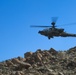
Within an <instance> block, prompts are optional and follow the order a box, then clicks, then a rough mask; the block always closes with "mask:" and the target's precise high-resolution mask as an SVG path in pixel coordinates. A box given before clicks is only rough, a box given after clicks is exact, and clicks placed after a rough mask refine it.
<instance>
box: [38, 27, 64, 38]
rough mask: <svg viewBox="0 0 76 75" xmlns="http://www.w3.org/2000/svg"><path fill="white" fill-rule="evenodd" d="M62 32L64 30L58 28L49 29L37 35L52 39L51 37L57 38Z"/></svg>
mask: <svg viewBox="0 0 76 75" xmlns="http://www.w3.org/2000/svg"><path fill="white" fill-rule="evenodd" d="M62 32H64V29H59V28H49V29H44V30H42V31H39V32H38V33H39V34H41V35H44V36H47V37H48V38H49V39H50V38H53V36H59V34H60V33H62Z"/></svg>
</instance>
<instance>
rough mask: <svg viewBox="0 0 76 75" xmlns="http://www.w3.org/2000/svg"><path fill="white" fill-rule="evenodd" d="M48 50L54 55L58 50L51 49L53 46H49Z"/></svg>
mask: <svg viewBox="0 0 76 75" xmlns="http://www.w3.org/2000/svg"><path fill="white" fill-rule="evenodd" d="M49 52H50V53H51V54H52V55H56V54H57V53H58V52H57V51H56V50H55V49H53V48H51V49H50V50H49Z"/></svg>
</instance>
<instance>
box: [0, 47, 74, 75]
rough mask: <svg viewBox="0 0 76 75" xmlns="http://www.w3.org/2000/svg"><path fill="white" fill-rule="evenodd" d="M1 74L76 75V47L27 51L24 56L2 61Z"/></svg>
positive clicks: (0, 64) (0, 65)
mask: <svg viewBox="0 0 76 75" xmlns="http://www.w3.org/2000/svg"><path fill="white" fill-rule="evenodd" d="M0 75H76V47H73V48H70V49H69V50H66V51H56V50H55V49H53V48H51V49H50V50H41V49H38V50H37V51H36V52H26V53H24V58H23V57H20V56H18V57H17V58H12V59H9V60H5V61H3V62H0Z"/></svg>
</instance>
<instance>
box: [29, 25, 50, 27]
mask: <svg viewBox="0 0 76 75" xmlns="http://www.w3.org/2000/svg"><path fill="white" fill-rule="evenodd" d="M30 27H51V26H35V25H31V26H30Z"/></svg>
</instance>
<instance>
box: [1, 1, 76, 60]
mask: <svg viewBox="0 0 76 75" xmlns="http://www.w3.org/2000/svg"><path fill="white" fill-rule="evenodd" d="M51 17H58V21H57V23H56V25H57V26H58V25H62V24H68V23H76V0H0V61H3V60H6V59H11V58H14V57H17V56H22V57H23V56H24V53H25V52H29V51H32V52H35V51H36V50H37V49H42V50H45V49H46V50H49V49H50V48H54V49H56V50H68V49H69V48H71V47H74V46H76V38H75V37H74V38H73V37H67V38H62V37H55V38H53V39H50V40H48V38H47V37H45V36H42V35H40V34H38V31H39V30H43V29H44V28H30V25H51V22H52V21H51ZM58 27H59V28H64V29H65V31H66V32H68V33H76V25H68V26H58Z"/></svg>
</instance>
